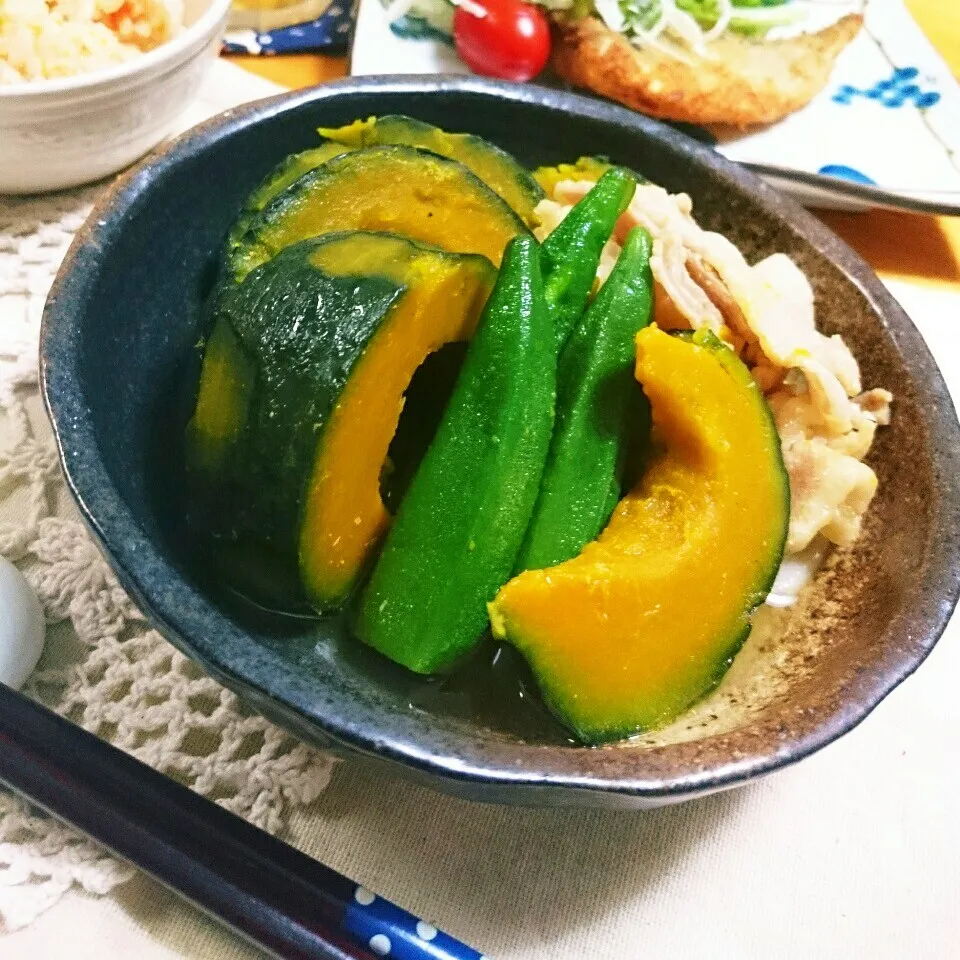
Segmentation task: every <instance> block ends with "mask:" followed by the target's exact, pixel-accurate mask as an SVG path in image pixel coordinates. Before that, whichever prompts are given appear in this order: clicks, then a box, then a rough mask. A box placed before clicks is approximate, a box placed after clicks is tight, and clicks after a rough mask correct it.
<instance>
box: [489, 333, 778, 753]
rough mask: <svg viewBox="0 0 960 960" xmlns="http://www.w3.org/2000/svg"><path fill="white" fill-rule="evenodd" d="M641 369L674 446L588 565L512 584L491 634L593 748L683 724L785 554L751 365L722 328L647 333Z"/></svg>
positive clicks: (769, 440) (772, 437)
mask: <svg viewBox="0 0 960 960" xmlns="http://www.w3.org/2000/svg"><path fill="white" fill-rule="evenodd" d="M636 374H637V378H638V380H639V381H640V382H641V384H642V385H643V388H644V391H645V392H646V394H647V396H648V398H649V400H650V404H651V407H652V413H653V437H654V442H655V443H656V444H658V445H659V446H660V447H661V448H662V449H661V451H660V452H659V453H658V454H656V455H655V457H654V459H653V460H652V462H651V465H650V466H649V468H648V470H647V471H646V474H645V475H644V477H643V478H642V479H641V480H640V482H639V483H638V484H637V486H636V487H635V488H634V489H633V490H632V491H631V492H630V493H629V494H628V495H627V496H626V497H625V498H624V499H623V500H622V501H621V502H620V504H619V505H618V506H617V508H616V510H615V511H614V514H613V517H612V518H611V520H610V523H609V524H608V526H607V527H606V529H605V530H604V531H603V533H602V534H601V536H600V537H599V538H598V539H597V540H596V541H594V542H592V543H589V544H587V546H586V547H585V548H584V549H583V551H582V552H581V553H580V555H579V556H577V557H576V558H574V559H573V560H569V561H567V562H566V563H562V564H560V565H558V566H554V567H550V568H549V569H546V570H530V571H527V572H526V573H522V574H521V575H520V576H518V577H515V578H514V579H513V580H511V581H510V582H509V583H507V584H506V585H505V586H504V587H503V588H502V589H501V590H500V592H499V593H498V594H497V596H496V598H495V600H494V601H493V603H492V604H491V605H490V619H491V623H492V625H493V630H494V634H495V635H496V636H498V637H502V638H506V639H507V640H509V641H510V642H511V643H512V644H514V645H515V646H516V647H517V648H518V649H519V650H520V651H521V652H522V654H523V655H524V657H525V658H526V659H527V660H528V662H529V663H530V666H531V667H532V669H533V672H534V674H535V676H536V678H537V681H538V683H539V684H540V687H541V690H542V691H543V695H544V699H545V700H546V702H547V704H548V706H549V707H550V708H551V710H552V711H553V712H554V713H555V714H556V716H557V717H558V718H559V719H560V720H561V721H562V722H563V723H564V724H566V725H567V726H568V727H570V729H571V730H573V731H574V732H575V733H576V735H577V736H578V737H579V738H580V739H581V740H583V741H585V742H587V743H602V742H606V741H611V740H619V739H622V738H623V737H627V736H630V735H632V734H635V733H638V732H640V731H643V730H646V729H650V728H652V727H656V726H658V725H661V724H663V723H665V722H668V721H669V720H671V719H673V718H674V717H676V716H677V715H678V714H680V713H681V712H682V711H683V710H685V709H686V708H687V707H688V706H690V704H692V703H693V702H695V701H696V700H698V699H699V698H701V697H702V696H703V695H704V694H706V693H707V692H708V691H709V690H710V689H711V688H712V687H713V686H715V685H716V684H717V683H718V682H719V681H720V679H721V678H722V676H723V674H724V673H725V672H726V670H727V668H728V667H729V665H730V663H731V661H732V658H733V656H734V655H735V654H736V652H737V650H738V649H739V648H740V645H741V644H742V643H743V641H744V640H745V639H746V637H747V634H748V633H749V631H750V619H749V618H750V614H751V613H752V611H753V610H754V609H755V608H756V607H757V606H758V605H759V604H760V603H762V602H763V600H764V598H765V597H766V595H767V593H768V591H769V589H770V586H771V584H772V583H773V579H774V576H775V575H776V572H777V568H778V567H779V565H780V561H781V558H782V555H783V546H784V542H785V540H786V534H787V524H788V519H789V513H790V494H789V486H788V481H787V475H786V471H785V470H784V466H783V458H782V456H781V453H780V441H779V439H778V436H777V432H776V429H775V426H774V423H773V419H772V417H771V415H770V411H769V409H768V407H767V404H766V401H765V400H764V397H763V394H762V393H761V392H760V390H759V388H758V387H757V386H756V384H755V383H754V381H753V380H752V378H751V377H750V374H749V372H748V371H747V369H746V367H745V366H744V365H743V364H742V363H741V361H740V360H739V359H738V358H737V356H736V355H735V354H734V353H733V351H731V350H730V349H728V348H727V347H726V346H724V345H723V344H722V343H721V342H720V341H719V340H717V339H716V338H715V337H714V336H713V335H712V334H710V333H709V332H706V331H701V332H698V333H696V334H693V335H689V336H688V337H687V338H682V337H673V336H670V335H668V334H666V333H664V332H662V331H660V330H658V329H657V328H656V327H648V328H646V329H645V330H642V331H641V332H640V333H639V334H638V335H637V363H636Z"/></svg>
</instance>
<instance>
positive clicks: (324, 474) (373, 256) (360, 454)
mask: <svg viewBox="0 0 960 960" xmlns="http://www.w3.org/2000/svg"><path fill="white" fill-rule="evenodd" d="M382 247H383V244H382V243H381V244H376V243H371V242H370V239H369V237H368V238H366V239H364V238H363V237H362V236H361V238H360V240H358V242H357V243H356V245H355V249H353V250H352V251H345V250H344V249H343V246H342V245H340V246H339V247H338V248H337V250H336V259H335V260H334V259H332V258H330V257H327V256H326V255H325V253H326V251H324V250H323V249H321V250H319V251H317V253H316V254H315V255H314V258H313V259H314V262H315V263H316V265H317V266H318V267H320V268H321V269H323V270H324V271H325V272H327V273H329V274H340V275H348V276H350V275H356V276H368V275H375V274H379V275H381V276H386V277H387V278H388V279H391V280H394V281H396V282H398V283H403V284H404V286H405V287H406V291H405V293H404V296H403V298H402V299H401V300H400V302H399V303H398V304H397V305H396V306H395V307H394V308H393V310H392V311H391V313H390V315H389V317H388V319H387V320H386V321H385V322H384V324H383V325H382V326H381V327H380V329H379V330H378V331H377V334H376V336H375V337H374V338H373V339H372V340H371V341H370V343H369V345H368V346H367V348H366V350H365V351H364V353H363V356H362V357H361V359H360V360H359V361H358V363H357V365H356V366H355V367H354V369H353V371H352V372H351V375H350V379H349V381H348V383H347V385H346V387H345V388H344V390H343V392H342V393H341V394H340V396H339V398H338V400H337V403H336V405H335V407H334V409H333V412H332V414H331V416H330V418H329V420H328V421H327V425H326V427H325V429H324V431H323V435H322V438H321V441H320V444H319V446H318V448H317V454H316V458H315V460H314V467H313V471H312V475H311V479H310V485H309V489H308V492H307V497H306V502H305V507H304V514H303V520H302V524H301V527H300V546H299V553H300V574H301V579H302V581H303V584H304V587H305V589H306V590H307V593H308V595H309V596H310V597H311V599H312V600H313V601H314V603H316V604H317V606H319V607H321V608H324V607H329V606H334V605H336V604H338V603H340V602H341V601H342V600H343V598H344V597H345V596H346V595H347V594H348V593H349V591H350V590H351V589H352V587H353V585H354V583H355V581H356V579H357V578H358V577H359V575H360V574H361V573H362V572H363V570H364V567H365V563H366V560H367V558H368V557H369V555H370V554H371V552H372V551H373V550H374V549H375V548H376V546H377V545H378V544H379V542H380V540H381V538H382V537H383V535H384V534H385V533H386V531H387V528H388V526H389V524H390V519H391V518H390V514H389V513H388V511H387V509H386V507H385V506H384V503H383V500H382V498H381V494H380V474H381V470H382V468H383V465H384V462H385V460H386V457H387V451H388V449H389V446H390V441H391V440H392V438H393V435H394V433H395V432H396V429H397V424H398V422H399V419H400V414H401V412H402V410H403V404H404V397H403V394H404V391H405V390H406V389H407V387H408V386H409V385H410V381H411V379H412V378H413V375H414V373H415V372H416V370H417V368H418V367H419V366H420V364H421V363H423V361H424V360H425V359H426V357H427V356H428V355H429V354H431V353H433V352H434V351H436V350H438V349H439V348H440V347H442V346H444V345H445V344H448V343H453V342H457V341H464V340H468V339H469V338H470V337H471V336H472V335H473V331H474V329H475V327H476V324H477V321H478V319H479V316H480V313H481V311H482V309H483V306H484V304H485V303H486V300H487V297H488V296H489V293H490V290H491V288H492V285H493V281H494V279H495V276H496V274H495V271H494V270H493V268H492V266H491V265H490V264H489V263H488V262H486V261H484V260H481V259H480V258H473V260H472V261H470V262H468V263H467V264H464V263H463V262H462V260H461V261H460V262H458V261H457V260H456V259H455V258H443V257H435V256H426V257H422V258H420V259H418V260H415V261H414V262H413V264H412V265H411V264H410V263H403V262H396V261H394V262H391V261H390V260H386V259H384V249H382Z"/></svg>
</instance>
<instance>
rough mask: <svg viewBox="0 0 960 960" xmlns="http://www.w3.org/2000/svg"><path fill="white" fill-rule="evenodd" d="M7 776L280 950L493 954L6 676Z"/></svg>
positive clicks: (1, 707) (310, 956) (346, 955)
mask: <svg viewBox="0 0 960 960" xmlns="http://www.w3.org/2000/svg"><path fill="white" fill-rule="evenodd" d="M0 780H2V781H4V782H5V783H6V784H7V785H8V786H10V787H11V788H12V789H13V790H15V791H16V792H18V793H20V794H22V795H23V796H24V797H26V798H27V799H28V800H29V801H30V802H31V803H34V804H36V805H38V806H40V807H43V808H44V809H45V810H47V811H48V812H50V813H51V814H53V815H54V816H56V817H58V818H59V819H62V820H65V821H66V822H68V823H70V824H71V825H73V826H74V827H76V828H77V829H79V830H80V831H82V832H83V833H86V834H88V835H89V836H91V837H93V838H94V839H95V840H97V841H98V842H99V843H101V844H103V845H104V846H106V847H108V848H110V849H111V850H112V851H113V852H114V853H116V854H117V855H119V856H120V857H122V858H124V859H126V860H129V861H131V862H132V863H134V864H136V865H137V866H138V867H140V868H141V869H142V870H144V871H146V872H147V873H149V874H150V875H151V876H153V877H154V878H155V879H157V880H159V881H160V882H161V883H163V884H164V885H166V886H167V887H169V888H170V889H171V890H173V891H175V892H176V893H179V894H181V895H182V896H184V897H186V898H187V899H188V900H190V901H192V902H193V903H194V904H196V905H197V906H198V907H200V908H201V909H203V910H205V911H206V912H207V913H209V914H211V915H212V916H214V917H216V918H217V919H219V920H221V921H223V922H224V923H226V924H227V925H228V926H230V927H232V928H233V929H234V930H235V931H237V932H238V933H240V934H241V935H242V936H244V937H246V938H247V939H248V940H249V941H251V942H252V943H254V944H256V945H257V946H258V947H260V948H261V949H263V950H266V951H267V952H268V953H270V954H271V955H273V956H276V957H281V958H283V960H376V958H378V957H383V956H391V957H398V958H403V960H427V958H429V960H484V958H482V957H481V955H480V953H478V952H477V951H476V950H474V949H473V948H472V947H468V946H466V945H465V944H463V943H460V942H459V941H458V940H455V939H454V938H453V937H450V936H448V935H447V934H445V933H443V932H442V931H439V930H436V929H435V928H434V927H432V926H430V925H429V924H425V923H424V922H423V921H421V920H418V918H417V917H414V916H413V915H411V914H409V913H407V912H406V911H405V910H401V909H400V908H399V907H397V906H395V905H394V904H392V903H390V902H389V901H387V900H384V899H383V898H381V897H377V896H375V895H374V894H372V893H370V892H369V891H367V890H365V889H364V888H363V887H360V886H358V885H357V884H356V883H354V882H353V881H352V880H349V879H348V878H347V877H344V876H342V875H341V874H339V873H337V872H335V871H334V870H331V869H330V868H329V867H325V866H324V865H323V864H321V863H319V862H317V861H316V860H313V859H312V858H310V857H308V856H306V855H305V854H303V853H301V852H300V851H299V850H296V849H294V848H293V847H291V846H289V845H288V844H285V843H283V842H282V841H280V840H277V839H276V838H274V837H271V836H270V835H269V834H267V833H264V832H263V831H262V830H259V829H258V828H256V827H254V826H252V825H250V824H249V823H247V822H246V821H245V820H242V819H240V817H237V816H235V815H234V814H232V813H230V812H229V811H227V810H224V809H223V808H222V807H219V806H217V805H216V804H214V803H211V802H210V801H209V800H206V799H204V798H203V797H201V796H199V795H198V794H195V793H193V792H192V791H191V790H189V789H188V788H186V787H184V786H182V785H181V784H179V783H176V782H175V781H173V780H171V779H169V778H168V777H165V776H163V775H162V774H160V773H157V771H155V770H153V769H151V768H150V767H148V766H147V765H146V764H144V763H141V762H140V761H139V760H136V759H135V758H133V757H131V756H128V755H127V754H125V753H123V752H122V751H120V750H118V749H117V748H116V747H113V746H111V745H110V744H109V743H106V742H105V741H103V740H100V739H99V738H98V737H96V736H94V735H93V734H91V733H87V732H86V731H85V730H83V729H81V728H80V727H78V726H76V725H75V724H72V723H70V722H69V721H67V720H64V719H63V718H62V717H59V716H57V715H56V714H55V713H53V712H52V711H50V710H48V709H47V708H46V707H44V706H42V705H41V704H38V703H36V702H34V701H32V700H29V699H28V698H27V697H24V696H22V695H21V694H19V693H16V692H15V691H13V690H11V689H9V688H8V687H5V686H3V684H0Z"/></svg>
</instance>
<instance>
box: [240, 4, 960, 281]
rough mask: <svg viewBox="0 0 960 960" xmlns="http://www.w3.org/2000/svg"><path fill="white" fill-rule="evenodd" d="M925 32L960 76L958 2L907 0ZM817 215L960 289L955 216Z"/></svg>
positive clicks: (300, 62) (289, 66)
mask: <svg viewBox="0 0 960 960" xmlns="http://www.w3.org/2000/svg"><path fill="white" fill-rule="evenodd" d="M906 3H907V6H908V7H909V8H910V11H911V12H912V13H913V15H914V17H916V19H917V22H918V23H919V24H920V26H921V27H922V28H923V29H924V31H925V32H926V34H927V36H928V37H929V38H930V39H931V41H932V42H933V44H934V45H935V46H936V47H937V49H938V50H939V51H940V54H941V55H942V56H943V57H944V59H945V60H946V61H947V62H948V63H949V64H950V67H951V69H952V70H953V72H954V74H956V75H957V76H958V77H960V3H958V2H956V0H906ZM232 59H233V60H234V62H236V63H239V64H240V65H242V66H243V67H245V68H246V69H248V70H251V71H252V72H254V73H257V74H260V75H261V76H264V77H267V78H268V79H270V80H273V81H274V82H275V83H279V84H282V85H283V86H286V87H291V88H296V87H309V86H313V85H315V84H318V83H326V82H329V81H330V80H335V79H337V78H338V77H342V76H344V75H345V74H346V71H347V59H346V57H332V56H325V55H323V54H297V55H292V56H277V57H252V56H250V57H234V58H232ZM818 215H819V216H820V217H821V218H822V219H823V220H824V221H825V222H826V223H827V224H828V225H829V226H830V227H832V228H833V230H835V231H836V232H837V233H838V234H840V236H841V237H843V239H844V240H846V241H847V243H849V244H850V245H851V246H852V247H853V248H854V249H856V250H857V251H859V252H860V254H861V255H862V256H863V257H864V258H865V259H866V260H867V261H868V262H869V263H870V264H871V265H872V266H873V268H874V269H875V270H876V271H877V272H878V273H880V274H882V275H883V276H887V277H902V278H907V279H910V280H913V281H914V282H920V283H929V284H934V285H936V286H940V287H948V288H952V289H953V290H954V291H955V292H956V293H958V294H960V217H930V216H922V215H918V214H910V213H896V212H891V211H886V210H875V211H871V212H869V213H838V212H835V211H819V213H818Z"/></svg>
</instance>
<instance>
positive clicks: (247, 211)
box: [227, 143, 355, 250]
mask: <svg viewBox="0 0 960 960" xmlns="http://www.w3.org/2000/svg"><path fill="white" fill-rule="evenodd" d="M353 149H355V148H354V147H348V146H346V145H345V144H342V143H322V144H320V146H319V147H313V149H311V150H304V151H302V152H301V153H293V154H291V155H290V156H289V157H287V158H286V159H285V160H284V161H283V162H281V163H279V164H277V166H276V167H274V168H273V170H271V171H270V173H268V174H267V176H266V177H264V179H263V180H262V181H261V182H260V184H259V185H258V186H257V187H256V189H255V190H254V191H253V193H251V194H250V196H249V197H247V201H246V203H244V205H243V210H241V212H240V216H239V217H238V218H237V222H236V223H235V224H234V225H233V228H232V229H231V230H230V237H229V239H228V240H227V249H228V250H233V249H235V248H236V247H238V246H240V244H241V243H242V242H243V238H244V236H245V235H246V232H247V229H248V228H249V226H250V222H251V221H252V220H253V218H254V217H255V216H256V215H257V214H258V213H259V212H260V211H261V210H262V209H263V208H264V207H265V206H267V204H268V203H270V201H271V200H273V199H274V197H277V196H279V194H281V193H283V191H284V190H286V189H287V187H289V186H290V185H291V184H293V183H296V181H297V180H299V179H300V178H301V177H302V176H303V175H304V174H305V173H309V172H310V171H311V170H315V169H316V168H317V167H319V166H321V165H322V164H324V163H326V162H327V161H328V160H332V159H333V158H334V157H339V156H340V155H341V154H344V153H350V151H351V150H353Z"/></svg>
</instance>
